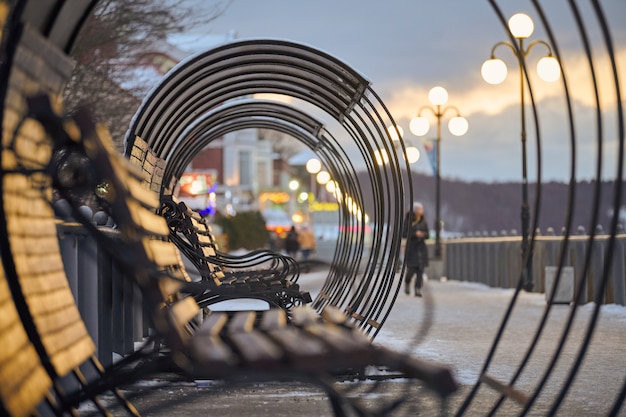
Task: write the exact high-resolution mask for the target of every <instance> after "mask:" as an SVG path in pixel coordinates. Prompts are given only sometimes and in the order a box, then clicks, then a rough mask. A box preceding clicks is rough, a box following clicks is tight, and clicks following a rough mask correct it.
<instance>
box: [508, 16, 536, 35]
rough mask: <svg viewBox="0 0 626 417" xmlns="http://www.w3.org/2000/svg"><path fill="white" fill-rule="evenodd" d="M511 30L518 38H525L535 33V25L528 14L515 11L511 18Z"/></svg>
mask: <svg viewBox="0 0 626 417" xmlns="http://www.w3.org/2000/svg"><path fill="white" fill-rule="evenodd" d="M509 30H510V31H511V33H512V34H513V36H515V37H516V38H517V39H524V38H529V37H530V35H532V34H533V31H534V30H535V25H534V23H533V20H532V19H531V18H530V17H529V16H528V15H527V14H524V13H515V14H514V15H513V16H511V18H510V19H509Z"/></svg>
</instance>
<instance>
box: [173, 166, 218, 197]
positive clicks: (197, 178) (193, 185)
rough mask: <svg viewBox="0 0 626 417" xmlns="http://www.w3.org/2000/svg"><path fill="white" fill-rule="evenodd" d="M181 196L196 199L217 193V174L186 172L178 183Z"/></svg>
mask: <svg viewBox="0 0 626 417" xmlns="http://www.w3.org/2000/svg"><path fill="white" fill-rule="evenodd" d="M178 183H179V184H180V190H179V193H180V196H181V197H184V196H190V197H196V196H198V195H202V194H208V193H212V192H215V188H216V187H217V173H216V172H186V173H184V174H183V175H182V177H180V180H179V181H178Z"/></svg>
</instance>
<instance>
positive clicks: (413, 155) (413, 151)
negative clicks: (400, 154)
mask: <svg viewBox="0 0 626 417" xmlns="http://www.w3.org/2000/svg"><path fill="white" fill-rule="evenodd" d="M419 159H420V150H419V149H417V148H416V147H415V146H409V147H408V148H406V160H407V161H408V163H409V164H414V163H416V162H417V161H419Z"/></svg>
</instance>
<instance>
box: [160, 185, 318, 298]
mask: <svg viewBox="0 0 626 417" xmlns="http://www.w3.org/2000/svg"><path fill="white" fill-rule="evenodd" d="M161 204H162V207H161V210H160V212H161V214H162V215H163V216H164V217H165V218H166V220H167V222H168V226H169V227H170V237H171V238H172V240H173V241H174V243H176V245H177V246H178V248H179V249H180V250H181V252H182V253H183V254H184V255H185V256H186V257H187V258H188V259H189V260H190V261H191V262H192V263H193V264H194V265H195V267H196V268H197V269H198V271H199V273H200V275H201V276H202V282H201V284H199V285H204V283H208V285H206V288H207V290H206V291H204V292H202V293H201V294H199V295H198V296H196V301H198V303H199V304H200V306H201V307H205V306H208V305H211V304H213V303H215V302H219V301H222V300H224V299H236V298H253V299H259V300H263V301H265V302H267V303H268V304H269V305H271V306H273V307H278V308H283V309H285V310H289V309H291V308H292V307H295V306H298V305H303V304H307V303H310V302H311V301H312V299H311V295H310V294H309V292H307V291H302V290H300V286H299V284H298V283H297V280H298V277H299V274H300V270H299V267H298V265H297V263H296V262H295V260H294V259H293V258H291V257H289V256H285V255H282V254H280V253H276V252H273V251H270V250H264V249H261V250H256V251H252V252H249V253H247V254H244V255H241V256H231V255H228V254H226V253H223V252H220V250H219V247H218V245H217V242H216V239H215V237H214V235H213V233H212V231H211V229H210V226H209V225H208V224H207V223H206V222H204V221H203V219H202V218H201V216H200V215H199V214H198V213H196V212H194V211H193V210H191V209H189V208H188V207H187V205H186V204H185V203H184V202H179V201H175V200H174V199H173V198H171V197H170V198H169V199H166V200H164V201H163V200H162V202H161ZM193 285H196V286H198V285H197V284H191V285H190V287H191V286H193ZM216 288H219V289H220V293H221V294H223V295H220V296H217V295H216V292H215V291H214V290H215V289H216ZM194 292H195V293H198V292H199V290H198V289H196V290H195V291H194Z"/></svg>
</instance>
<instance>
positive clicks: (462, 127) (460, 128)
mask: <svg viewBox="0 0 626 417" xmlns="http://www.w3.org/2000/svg"><path fill="white" fill-rule="evenodd" d="M467 129H469V124H468V123H467V119H466V118H465V117H461V116H457V117H453V118H452V119H450V121H449V122H448V130H450V133H452V134H453V135H454V136H463V135H464V134H465V133H466V132H467Z"/></svg>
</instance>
